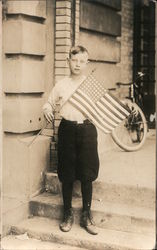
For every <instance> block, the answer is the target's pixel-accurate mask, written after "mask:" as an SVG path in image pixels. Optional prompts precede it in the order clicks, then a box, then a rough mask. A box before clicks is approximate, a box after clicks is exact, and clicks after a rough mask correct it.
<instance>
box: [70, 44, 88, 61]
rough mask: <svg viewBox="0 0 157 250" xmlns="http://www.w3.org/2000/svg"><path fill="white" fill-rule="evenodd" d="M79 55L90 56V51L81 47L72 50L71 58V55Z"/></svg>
mask: <svg viewBox="0 0 157 250" xmlns="http://www.w3.org/2000/svg"><path fill="white" fill-rule="evenodd" d="M79 53H87V54H88V50H87V49H86V48H85V47H83V46H81V45H78V46H74V47H72V48H71V49H70V52H69V58H71V55H76V54H79Z"/></svg>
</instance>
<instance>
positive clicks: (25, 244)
mask: <svg viewBox="0 0 157 250" xmlns="http://www.w3.org/2000/svg"><path fill="white" fill-rule="evenodd" d="M1 247H2V250H3V249H5V250H13V249H16V250H28V249H31V250H87V249H85V248H80V247H73V246H69V245H61V244H59V243H54V242H47V241H41V240H36V239H32V238H28V239H25V240H24V239H22V240H21V239H18V238H17V236H15V235H8V236H6V237H4V238H3V239H2V241H1Z"/></svg>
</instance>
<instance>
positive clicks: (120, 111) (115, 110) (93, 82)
mask: <svg viewBox="0 0 157 250" xmlns="http://www.w3.org/2000/svg"><path fill="white" fill-rule="evenodd" d="M68 101H69V102H70V103H71V104H72V105H73V106H75V107H76V108H77V109H78V110H80V111H81V112H82V113H83V114H84V115H85V116H86V117H88V119H89V120H91V121H92V122H93V124H95V126H96V127H98V128H99V129H101V130H102V131H103V132H104V133H105V134H108V133H111V132H112V130H113V129H114V128H116V127H117V126H118V125H119V124H120V123H121V122H122V121H123V120H124V119H125V118H126V117H128V116H129V115H130V111H129V109H128V107H127V106H126V105H124V104H123V103H122V102H121V101H120V100H119V99H117V98H116V97H115V96H113V95H111V94H110V93H109V91H107V90H106V89H105V87H104V84H103V83H102V82H99V81H98V80H97V79H96V78H95V77H94V76H93V75H92V74H90V75H89V76H88V77H87V78H86V79H85V81H84V82H83V83H82V84H81V85H80V86H79V87H78V89H77V90H76V91H75V92H74V93H73V95H72V96H71V97H70V98H69V100H68Z"/></svg>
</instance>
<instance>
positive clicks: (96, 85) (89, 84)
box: [79, 75, 107, 102]
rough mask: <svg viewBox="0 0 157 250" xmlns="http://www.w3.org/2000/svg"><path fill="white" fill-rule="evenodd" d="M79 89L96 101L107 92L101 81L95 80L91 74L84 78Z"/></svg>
mask: <svg viewBox="0 0 157 250" xmlns="http://www.w3.org/2000/svg"><path fill="white" fill-rule="evenodd" d="M79 90H81V91H82V92H83V93H85V94H86V95H88V96H89V97H90V98H91V99H92V101H93V102H97V101H98V100H99V99H100V98H101V97H102V96H103V95H104V94H105V93H106V92H107V90H106V89H105V87H104V85H103V83H102V82H99V81H97V79H95V78H94V76H93V75H90V76H88V77H87V78H86V80H85V81H84V82H83V84H82V85H81V86H80V88H79Z"/></svg>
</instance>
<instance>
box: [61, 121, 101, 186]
mask: <svg viewBox="0 0 157 250" xmlns="http://www.w3.org/2000/svg"><path fill="white" fill-rule="evenodd" d="M98 171H99V158H98V151H97V130H96V128H95V126H94V125H93V124H92V123H90V122H89V121H88V120H86V121H85V122H84V123H83V124H77V123H75V122H71V121H67V120H65V119H62V121H61V123H60V126H59V130H58V177H59V179H60V181H61V182H73V181H75V180H80V181H94V180H95V179H96V178H97V176H98Z"/></svg>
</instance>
